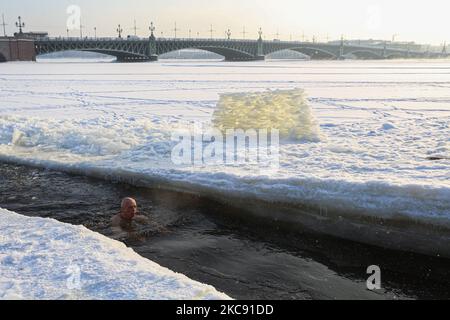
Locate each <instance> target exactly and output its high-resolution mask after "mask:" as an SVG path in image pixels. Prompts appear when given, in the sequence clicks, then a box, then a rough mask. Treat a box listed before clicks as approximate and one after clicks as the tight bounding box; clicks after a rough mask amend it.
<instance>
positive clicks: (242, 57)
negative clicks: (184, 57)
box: [158, 45, 254, 61]
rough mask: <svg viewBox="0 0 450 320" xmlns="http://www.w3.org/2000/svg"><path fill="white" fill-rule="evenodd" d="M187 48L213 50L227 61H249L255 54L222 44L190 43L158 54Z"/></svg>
mask: <svg viewBox="0 0 450 320" xmlns="http://www.w3.org/2000/svg"><path fill="white" fill-rule="evenodd" d="M185 49H198V50H203V51H208V52H212V53H215V54H218V55H220V56H222V57H224V58H225V60H227V61H247V60H254V56H253V55H252V54H250V53H248V52H245V51H242V50H238V49H234V48H225V47H221V46H213V45H190V46H185V47H181V46H180V47H178V48H170V49H168V50H167V49H166V50H161V51H159V52H158V55H161V54H165V53H170V52H174V51H179V50H185Z"/></svg>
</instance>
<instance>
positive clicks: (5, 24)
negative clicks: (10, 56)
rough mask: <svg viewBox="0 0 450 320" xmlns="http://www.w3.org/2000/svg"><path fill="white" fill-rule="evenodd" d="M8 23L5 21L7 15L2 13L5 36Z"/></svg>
mask: <svg viewBox="0 0 450 320" xmlns="http://www.w3.org/2000/svg"><path fill="white" fill-rule="evenodd" d="M7 25H8V24H7V23H5V15H4V14H3V13H2V26H3V36H4V37H6V26H7Z"/></svg>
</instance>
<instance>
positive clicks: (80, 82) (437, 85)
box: [0, 60, 450, 254]
mask: <svg viewBox="0 0 450 320" xmlns="http://www.w3.org/2000/svg"><path fill="white" fill-rule="evenodd" d="M294 88H300V89H303V90H305V92H306V94H307V96H308V105H309V106H310V108H311V112H312V115H313V116H314V118H315V119H316V121H317V123H318V130H319V131H320V139H319V140H317V141H285V142H283V141H282V142H281V145H280V168H279V170H278V171H276V172H273V173H271V174H261V173H260V171H258V170H253V169H252V168H249V167H248V166H241V167H236V166H233V167H227V166H212V167H211V166H189V167H174V166H173V165H172V163H171V161H170V160H171V159H170V156H171V150H172V148H173V141H171V133H172V131H173V128H174V127H176V126H180V125H181V126H183V125H185V124H186V122H188V121H202V122H208V121H211V119H212V117H213V113H214V111H215V109H216V104H217V102H218V100H219V95H220V94H226V93H237V92H255V91H266V90H275V89H294ZM237 117H239V115H237ZM299 125H302V124H299ZM449 126H450V61H448V60H434V61H431V60H430V61H412V60H408V61H406V60H405V61H376V62H374V61H332V62H330V61H327V62H326V61H324V62H314V61H297V62H296V61H266V62H245V63H229V62H221V61H185V62H180V61H160V62H157V63H140V64H120V63H67V62H58V63H50V62H39V63H7V64H2V65H0V158H1V159H3V160H8V161H14V162H21V163H28V164H38V165H41V166H48V167H53V168H59V169H63V170H70V171H75V172H77V173H85V174H90V175H96V176H104V177H107V178H110V179H111V178H112V179H118V178H120V179H125V180H127V181H128V182H132V183H138V184H144V185H145V184H151V183H152V181H153V182H154V181H158V183H163V184H164V185H165V186H169V187H173V188H177V189H182V190H183V189H184V190H190V191H196V192H200V193H206V194H209V195H212V196H215V197H217V198H221V199H227V198H233V197H234V198H236V197H240V198H244V199H254V200H258V201H265V202H271V203H282V204H289V205H292V206H303V207H305V206H306V207H308V208H315V210H318V211H319V212H320V213H323V211H324V209H325V211H326V212H327V214H328V213H331V212H338V213H339V218H342V216H344V219H345V218H348V217H346V216H345V215H346V214H348V215H349V217H353V216H354V215H357V216H358V217H370V218H374V219H380V218H386V219H397V218H398V219H402V221H407V222H410V221H414V222H421V223H424V224H427V225H431V226H434V227H439V228H444V229H445V230H446V231H445V232H446V234H447V236H448V230H449V228H450V160H448V158H449V157H450V151H449V148H450V135H449V132H450V130H449V129H450V127H449ZM429 157H437V158H443V159H440V160H435V161H432V160H429V159H427V158H429ZM350 219H351V218H350ZM313 229H314V228H313ZM322 231H325V232H326V231H327V230H322ZM346 232H347V231H346ZM340 235H341V236H342V234H340ZM444 235H445V233H444ZM356 236H357V237H361V235H356ZM344 237H345V235H344ZM352 239H353V238H352ZM353 240H354V239H353ZM361 240H364V239H361ZM369 242H371V243H374V242H376V240H374V239H373V238H371V239H370V241H369ZM412 246H413V245H412V244H406V248H407V249H413V248H412ZM427 250H428V249H426V250H422V251H427ZM444 251H445V250H444ZM446 252H447V254H450V253H449V252H450V249H449V250H447V251H446Z"/></svg>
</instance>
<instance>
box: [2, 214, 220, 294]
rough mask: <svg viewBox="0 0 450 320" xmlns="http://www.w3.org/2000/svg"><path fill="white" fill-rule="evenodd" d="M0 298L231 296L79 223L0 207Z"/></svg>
mask: <svg viewBox="0 0 450 320" xmlns="http://www.w3.org/2000/svg"><path fill="white" fill-rule="evenodd" d="M0 299H161V300H166V299H167V300H168V299H229V297H228V296H226V295H225V294H223V293H220V292H217V291H216V290H215V289H214V288H213V287H211V286H209V285H205V284H201V283H199V282H196V281H193V280H190V279H189V278H187V277H186V276H184V275H182V274H178V273H175V272H172V271H170V270H169V269H166V268H164V267H161V266H160V265H158V264H156V263H154V262H152V261H150V260H147V259H145V258H143V257H141V256H139V255H138V254H137V253H135V252H134V251H133V250H132V249H130V248H127V247H126V246H125V245H124V244H123V243H121V242H118V241H115V240H112V239H109V238H107V237H105V236H102V235H100V234H98V233H95V232H92V231H90V230H88V229H86V228H84V227H82V226H73V225H69V224H64V223H61V222H58V221H55V220H53V219H44V218H30V217H25V216H22V215H19V214H16V213H14V212H10V211H7V210H3V209H0Z"/></svg>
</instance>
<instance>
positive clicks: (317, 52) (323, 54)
mask: <svg viewBox="0 0 450 320" xmlns="http://www.w3.org/2000/svg"><path fill="white" fill-rule="evenodd" d="M282 50H292V51H296V52H299V53H301V54H304V55H306V56H308V57H310V58H311V59H337V58H338V56H337V55H336V54H335V53H333V52H331V51H328V50H325V49H322V48H317V47H310V46H305V47H303V46H301V47H286V48H280V49H276V50H272V51H270V52H266V55H267V54H272V53H275V52H279V51H282Z"/></svg>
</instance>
